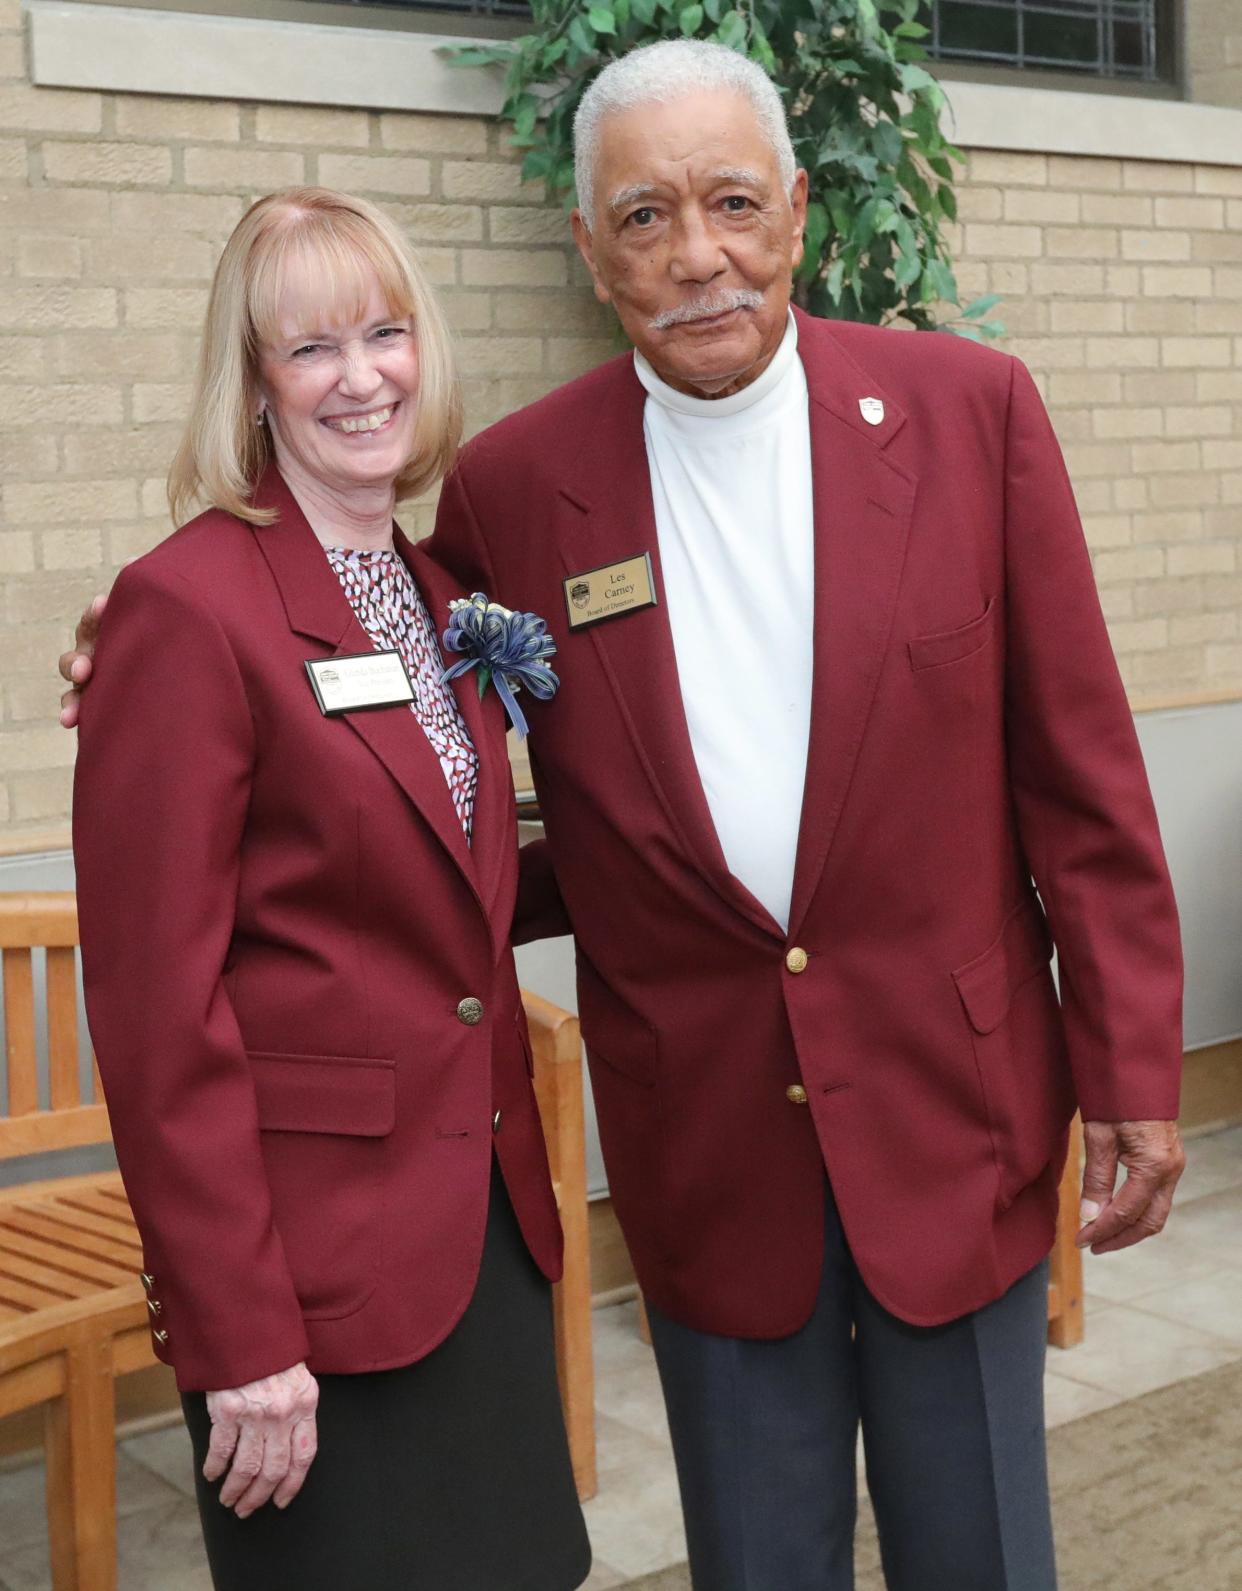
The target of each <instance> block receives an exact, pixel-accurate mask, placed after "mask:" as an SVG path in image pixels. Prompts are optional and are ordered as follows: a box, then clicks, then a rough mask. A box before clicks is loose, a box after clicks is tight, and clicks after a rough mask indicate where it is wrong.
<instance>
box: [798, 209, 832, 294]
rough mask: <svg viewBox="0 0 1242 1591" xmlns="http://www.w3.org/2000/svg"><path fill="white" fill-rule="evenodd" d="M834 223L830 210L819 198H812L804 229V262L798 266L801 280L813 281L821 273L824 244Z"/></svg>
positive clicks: (807, 210)
mask: <svg viewBox="0 0 1242 1591" xmlns="http://www.w3.org/2000/svg"><path fill="white" fill-rule="evenodd" d="M831 227H832V223H831V221H830V219H829V216H828V211H827V209H826V208H825V206H824V205H822V204H820V202H819V200H818V199H812V200H811V202H810V203H809V204H808V205H807V207H806V225H805V227H804V228H803V231H802V249H803V253H802V264H801V265H799V267H798V277H799V279H800V280H801V281H813V280H814V279H815V277H816V276H818V275H819V272H820V267H821V266H822V265H823V259H822V257H821V256H822V255H823V252H824V244H825V243H827V241H828V233H829V231H830V230H831Z"/></svg>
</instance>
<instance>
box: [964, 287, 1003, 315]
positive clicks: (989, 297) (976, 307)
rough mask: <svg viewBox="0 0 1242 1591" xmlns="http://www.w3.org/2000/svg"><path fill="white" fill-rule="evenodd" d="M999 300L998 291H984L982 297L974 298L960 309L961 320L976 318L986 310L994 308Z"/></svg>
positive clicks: (985, 312)
mask: <svg viewBox="0 0 1242 1591" xmlns="http://www.w3.org/2000/svg"><path fill="white" fill-rule="evenodd" d="M1000 301H1001V296H1000V294H999V293H985V294H984V295H983V297H982V298H974V299H972V300H971V301H970V303H969V304H967V306H966V308H965V309H964V310H963V311H962V319H963V320H978V319H979V318H980V316H982V315H986V314H987V312H988V310H990V309H994V308H995V307H996V305H997V304H999V303H1000Z"/></svg>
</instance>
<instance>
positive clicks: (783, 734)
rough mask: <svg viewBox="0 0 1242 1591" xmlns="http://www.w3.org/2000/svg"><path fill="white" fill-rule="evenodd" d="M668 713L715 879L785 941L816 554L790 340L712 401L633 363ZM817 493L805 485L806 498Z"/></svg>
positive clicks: (799, 387) (803, 408)
mask: <svg viewBox="0 0 1242 1591" xmlns="http://www.w3.org/2000/svg"><path fill="white" fill-rule="evenodd" d="M634 365H635V368H636V370H637V372H638V379H639V380H640V381H641V382H642V384H643V386H644V387H645V388H646V389H647V402H646V405H645V407H644V411H643V434H644V437H645V440H646V444H647V461H648V464H649V466H650V469H651V490H652V496H653V498H654V502H655V518H656V530H657V532H658V535H659V544H660V563H661V566H662V568H663V572H664V586H665V591H666V596H667V602H668V618H669V623H670V625H671V626H672V631H673V646H674V649H675V651H676V654H677V672H678V676H679V679H680V684H681V695H682V701H683V702H684V703H685V709H686V718H687V720H688V722H689V726H690V740H691V744H692V746H693V748H694V757H695V761H696V763H697V764H698V770H699V777H700V778H701V779H702V781H703V790H704V793H705V795H706V796H707V804H708V806H709V808H710V809H711V814H712V819H713V821H714V822H715V825H716V833H717V835H718V836H719V839H720V844H721V848H722V849H723V851H724V855H725V860H726V862H727V863H728V865H729V870H730V872H732V874H733V875H734V877H735V878H737V879H739V880H740V881H741V882H742V883H743V884H745V885H746V887H747V889H749V890H750V892H751V894H752V895H754V896H755V897H756V898H757V899H758V900H759V901H760V902H762V904H763V905H764V906H765V907H766V908H767V909H768V911H769V912H770V913H771V914H772V916H773V917H774V918H775V919H776V921H777V922H778V923H779V924H780V925H781V927H782V928H783V929H787V928H788V926H789V903H790V896H791V893H792V890H793V874H794V859H795V855H796V852H797V845H798V826H799V822H800V819H801V814H802V790H803V784H804V783H805V779H806V754H807V736H808V733H809V728H810V718H811V663H812V656H813V624H814V567H815V540H814V521H813V506H812V504H813V500H812V489H811V437H810V419H809V414H808V409H807V387H806V374H805V372H804V370H803V368H802V361H801V360H800V359H799V358H798V332H797V327H796V325H795V323H794V320H793V317H792V315H791V316H790V320H789V329H788V330H787V331H786V333H785V337H784V340H783V341H782V343H781V346H780V348H779V349H778V350H777V353H776V357H775V358H774V359H773V360H772V363H771V364H770V365H769V366H768V368H767V369H766V370H765V371H764V372H763V374H762V375H761V376H760V377H759V378H758V379H757V380H755V381H753V382H751V384H750V385H749V386H748V387H743V389H742V390H741V391H740V392H736V393H733V394H732V395H731V396H730V397H727V398H692V397H689V396H687V395H686V394H684V393H681V392H678V391H677V390H676V389H675V388H673V387H670V386H667V385H666V384H665V383H664V382H663V381H661V380H660V378H659V376H657V375H656V373H655V371H654V370H653V369H652V367H651V365H650V364H649V363H648V362H647V361H646V360H645V359H644V358H643V357H642V355H641V354H638V353H636V354H635V356H634ZM823 484H824V483H823V482H821V483H820V485H821V488H822V486H823Z"/></svg>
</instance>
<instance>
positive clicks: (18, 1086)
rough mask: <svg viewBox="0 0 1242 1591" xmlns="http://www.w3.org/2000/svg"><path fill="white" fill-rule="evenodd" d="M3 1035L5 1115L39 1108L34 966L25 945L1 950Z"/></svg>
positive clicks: (21, 1113) (23, 1113)
mask: <svg viewBox="0 0 1242 1591" xmlns="http://www.w3.org/2000/svg"><path fill="white" fill-rule="evenodd" d="M4 1037H5V1051H6V1054H7V1059H8V1079H9V1115H10V1116H28V1115H30V1114H31V1112H32V1111H36V1110H38V1108H39V1074H38V1069H37V1068H38V1057H37V1054H36V1051H35V1008H34V969H33V966H32V964H31V955H30V951H29V950H28V949H24V948H23V949H12V950H10V949H6V950H5V952H4Z"/></svg>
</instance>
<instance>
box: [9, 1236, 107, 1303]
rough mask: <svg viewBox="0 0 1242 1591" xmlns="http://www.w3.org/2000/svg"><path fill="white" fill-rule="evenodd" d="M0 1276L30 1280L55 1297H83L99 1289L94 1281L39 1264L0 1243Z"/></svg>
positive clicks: (23, 1280) (24, 1280)
mask: <svg viewBox="0 0 1242 1591" xmlns="http://www.w3.org/2000/svg"><path fill="white" fill-rule="evenodd" d="M0 1276H12V1277H14V1278H15V1279H16V1280H18V1281H22V1282H31V1283H33V1284H34V1286H36V1287H41V1288H43V1290H44V1292H47V1293H52V1294H53V1295H54V1296H55V1297H57V1298H85V1297H87V1296H88V1294H90V1293H97V1292H98V1291H99V1288H98V1286H97V1285H96V1284H95V1283H94V1282H88V1281H84V1280H83V1279H82V1277H80V1276H70V1275H68V1274H67V1273H66V1272H65V1271H60V1270H56V1269H54V1268H53V1267H52V1266H50V1265H40V1264H38V1263H37V1262H36V1261H35V1260H32V1259H28V1258H27V1257H26V1256H25V1255H23V1254H14V1253H12V1252H11V1250H8V1249H6V1248H4V1247H3V1245H0Z"/></svg>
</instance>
